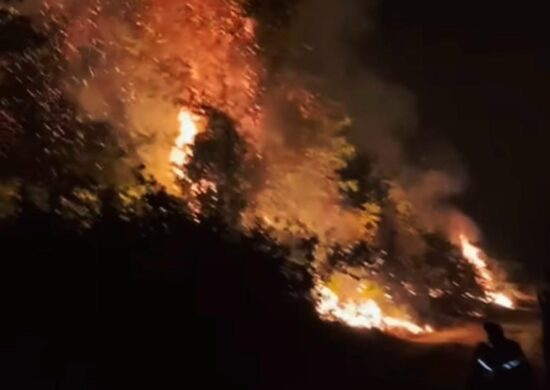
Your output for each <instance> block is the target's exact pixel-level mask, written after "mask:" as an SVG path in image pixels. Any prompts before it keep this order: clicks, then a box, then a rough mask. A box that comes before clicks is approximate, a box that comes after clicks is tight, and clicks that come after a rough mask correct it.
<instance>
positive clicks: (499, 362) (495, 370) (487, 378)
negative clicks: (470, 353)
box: [470, 322, 532, 389]
mask: <svg viewBox="0 0 550 390" xmlns="http://www.w3.org/2000/svg"><path fill="white" fill-rule="evenodd" d="M483 328H484V329H485V332H486V333H487V342H484V343H480V344H479V345H478V347H477V349H476V352H475V354H474V361H473V371H472V377H471V383H470V387H471V388H472V389H529V388H531V387H532V379H531V368H530V366H529V362H528V361H527V358H526V357H525V354H524V353H523V350H522V348H521V346H520V345H519V343H517V342H515V341H513V340H510V339H509V338H507V337H506V336H505V335H504V329H503V328H502V326H501V325H500V324H497V323H494V322H486V323H485V324H484V325H483Z"/></svg>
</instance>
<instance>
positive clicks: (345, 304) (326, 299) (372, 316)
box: [315, 282, 433, 335]
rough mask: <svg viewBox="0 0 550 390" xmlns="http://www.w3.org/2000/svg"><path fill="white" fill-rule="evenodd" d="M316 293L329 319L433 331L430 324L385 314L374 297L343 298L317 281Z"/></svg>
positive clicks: (396, 329) (400, 329)
mask: <svg viewBox="0 0 550 390" xmlns="http://www.w3.org/2000/svg"><path fill="white" fill-rule="evenodd" d="M315 295H316V298H317V302H316V307H315V308H316V310H317V312H318V313H319V315H320V317H321V318H322V319H324V320H327V321H335V322H342V323H344V324H346V325H348V326H351V327H353V328H363V329H373V328H377V329H380V330H383V331H392V332H403V331H404V332H406V333H410V334H414V335H417V334H421V333H430V332H433V329H432V328H431V327H430V326H429V325H427V326H420V325H417V324H415V323H414V322H412V321H410V320H408V319H403V318H397V317H392V316H387V315H385V314H384V312H383V311H382V309H381V308H380V306H379V305H378V304H377V303H376V302H375V301H374V300H373V299H366V300H362V301H357V300H351V299H350V300H342V299H340V297H339V296H338V295H337V294H336V293H335V292H334V291H333V290H331V289H330V288H329V287H327V286H325V285H324V284H323V283H322V282H318V283H317V286H316V287H315Z"/></svg>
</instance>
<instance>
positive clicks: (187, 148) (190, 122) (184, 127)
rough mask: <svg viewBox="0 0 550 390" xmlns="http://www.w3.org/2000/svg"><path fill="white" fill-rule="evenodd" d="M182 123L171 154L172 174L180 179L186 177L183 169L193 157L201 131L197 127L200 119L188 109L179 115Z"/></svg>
mask: <svg viewBox="0 0 550 390" xmlns="http://www.w3.org/2000/svg"><path fill="white" fill-rule="evenodd" d="M178 120H179V123H180V127H179V135H178V138H176V141H175V143H174V146H173V147H172V150H171V152H170V163H171V164H172V173H173V174H174V175H175V176H176V177H177V178H179V179H184V178H185V177H186V175H185V172H184V171H183V170H182V167H183V166H185V165H186V164H187V163H188V162H189V160H190V159H191V158H192V157H193V145H194V144H195V138H196V136H197V134H198V133H199V132H200V131H201V129H200V128H199V126H198V125H197V123H198V121H199V118H198V117H197V116H196V115H194V114H193V113H191V112H190V111H189V110H187V109H182V110H181V111H180V113H179V115H178Z"/></svg>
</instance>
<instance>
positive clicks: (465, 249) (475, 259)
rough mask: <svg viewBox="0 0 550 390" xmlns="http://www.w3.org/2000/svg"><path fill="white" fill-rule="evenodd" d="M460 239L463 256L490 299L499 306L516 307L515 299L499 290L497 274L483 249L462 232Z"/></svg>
mask: <svg viewBox="0 0 550 390" xmlns="http://www.w3.org/2000/svg"><path fill="white" fill-rule="evenodd" d="M459 239H460V245H461V247H462V256H464V258H465V259H466V260H468V262H469V263H470V264H471V265H472V266H473V267H474V269H475V271H476V274H477V281H478V283H479V284H480V285H481V286H482V287H483V289H484V292H485V295H486V296H487V298H488V300H489V301H490V302H492V303H494V304H496V305H499V306H503V307H506V308H509V309H511V308H514V307H515V304H514V302H513V300H512V299H511V298H510V297H509V296H508V295H506V294H505V293H503V292H500V291H497V286H496V282H495V276H494V275H493V273H492V272H491V270H490V269H489V267H488V264H487V261H486V260H485V259H484V258H483V257H484V255H483V252H482V250H481V249H479V248H478V247H476V246H475V245H473V244H472V243H471V242H470V241H469V240H468V238H467V237H466V236H465V235H464V234H461V235H460V236H459Z"/></svg>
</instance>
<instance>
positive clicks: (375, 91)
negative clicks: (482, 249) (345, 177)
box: [287, 0, 478, 239]
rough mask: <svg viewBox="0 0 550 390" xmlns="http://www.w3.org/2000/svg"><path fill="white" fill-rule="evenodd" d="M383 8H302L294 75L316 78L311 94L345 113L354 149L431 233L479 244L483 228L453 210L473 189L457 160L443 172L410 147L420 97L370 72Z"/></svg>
mask: <svg viewBox="0 0 550 390" xmlns="http://www.w3.org/2000/svg"><path fill="white" fill-rule="evenodd" d="M376 6H377V1H364V0H303V1H301V2H300V3H299V5H298V6H297V7H296V10H295V14H294V17H293V19H292V22H291V39H292V46H293V48H294V50H292V51H290V54H289V56H288V61H287V64H288V67H289V69H296V68H297V69H300V70H301V71H303V72H306V73H308V74H309V75H311V76H312V77H310V79H309V80H310V82H309V85H308V88H310V89H312V90H314V91H317V92H319V93H320V94H322V95H324V96H329V97H331V98H332V99H334V100H336V101H338V102H342V103H343V104H344V105H345V109H346V110H347V112H348V113H349V115H350V117H351V120H352V127H351V133H350V139H351V141H352V142H353V145H354V146H355V147H356V148H357V149H358V150H359V152H362V153H367V154H368V155H369V156H371V158H372V159H373V161H374V162H375V168H376V169H377V170H378V171H379V172H381V174H382V175H383V176H386V177H391V178H395V179H396V180H397V182H398V184H399V185H400V186H401V187H402V188H403V189H404V191H405V192H406V195H407V197H408V200H409V201H410V202H411V203H412V205H413V209H414V212H415V215H416V217H417V222H418V223H419V224H420V226H421V227H422V228H423V229H425V230H428V231H439V232H443V233H446V234H447V235H448V236H449V237H450V238H452V239H454V238H455V237H456V236H457V235H458V234H459V232H465V233H467V234H470V235H472V236H476V235H477V234H478V230H477V228H476V227H475V224H474V223H473V222H472V221H471V220H470V219H469V218H468V217H466V216H464V215H463V214H462V213H461V212H460V211H459V210H457V209H456V208H454V207H453V206H452V205H451V203H452V202H451V201H452V199H453V198H454V197H456V196H457V195H459V194H460V193H461V192H462V191H463V190H464V188H465V184H466V183H465V181H466V179H465V174H464V172H463V169H462V167H461V164H460V163H459V162H458V161H457V159H456V158H455V157H454V153H447V155H448V156H452V157H451V158H448V160H446V161H444V160H442V159H441V158H438V160H439V161H438V166H437V167H432V168H427V169H426V168H421V167H418V166H415V165H414V164H412V163H411V161H410V159H409V157H408V151H407V141H408V140H409V139H410V138H411V137H412V136H413V135H414V132H415V131H416V130H417V126H418V118H417V109H416V101H415V97H414V95H413V94H412V93H411V92H409V91H407V90H406V89H404V88H403V87H401V86H398V85H395V84H393V83H391V82H388V81H386V80H383V79H382V78H381V77H379V76H378V75H377V74H376V73H375V72H373V71H372V70H370V69H369V68H368V67H367V66H366V65H365V61H364V58H365V53H364V52H363V51H364V50H365V49H364V48H365V47H366V43H368V39H369V34H370V33H371V31H372V30H373V29H375V28H376V25H375V18H373V14H374V11H375V10H376ZM366 54H367V55H368V53H366ZM446 152H449V150H446ZM437 157H441V154H439V155H438V156H437Z"/></svg>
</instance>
